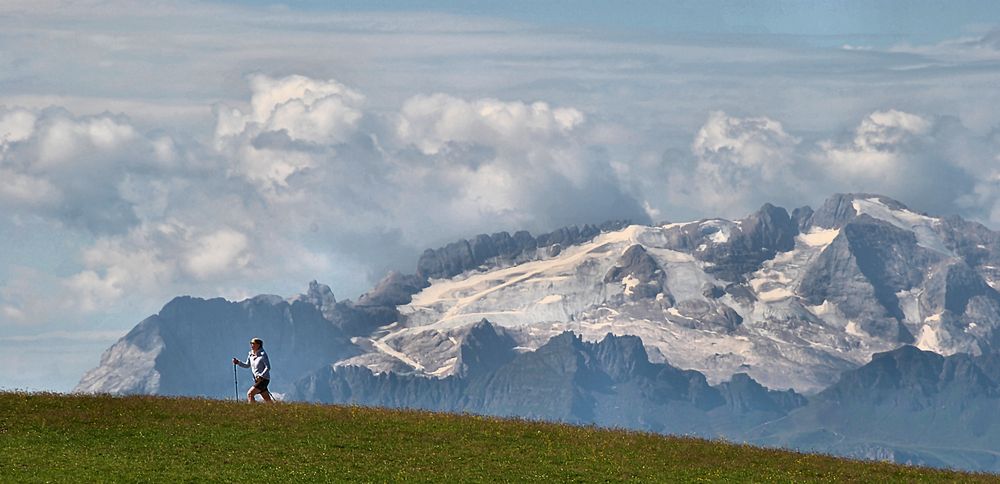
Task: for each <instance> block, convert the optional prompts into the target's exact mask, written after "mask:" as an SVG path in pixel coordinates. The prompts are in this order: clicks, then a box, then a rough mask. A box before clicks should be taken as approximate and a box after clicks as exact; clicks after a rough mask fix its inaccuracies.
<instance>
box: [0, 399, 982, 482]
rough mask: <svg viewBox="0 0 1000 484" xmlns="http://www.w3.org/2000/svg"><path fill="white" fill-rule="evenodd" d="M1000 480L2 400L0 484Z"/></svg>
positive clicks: (319, 414)
mask: <svg viewBox="0 0 1000 484" xmlns="http://www.w3.org/2000/svg"><path fill="white" fill-rule="evenodd" d="M245 479H252V480H253V481H255V482H269V481H270V482H286V481H343V480H350V481H400V480H406V481H450V482H454V481H494V480H501V481H551V480H556V481H588V482H590V481H605V480H612V481H619V480H635V481H644V482H648V481H678V480H681V481H722V480H726V481H729V480H740V481H748V480H752V481H764V480H778V481H796V482H800V481H830V480H834V481H845V480H846V481H864V482H879V481H886V480H892V481H906V482H914V481H928V482H932V481H955V480H963V481H991V482H993V481H997V480H998V478H997V476H991V475H983V474H960V473H955V472H948V471H940V470H930V469H923V468H913V467H904V466H897V465H892V464H885V463H877V462H855V461H849V460H844V459H836V458H832V457H825V456H818V455H806V454H796V453H792V452H783V451H777V450H765V449H759V448H754V447H749V446H740V445H729V444H723V443H720V442H713V441H705V440H699V439H692V438H675V437H663V436H658V435H652V434H645V433H637V432H626V431H615V430H605V429H598V428H593V427H573V426H567V425H558V424H548V423H539V422H526V421H518V420H502V419H495V418H488V417H479V416H471V415H444V414H434V413H426V412H414V411H399V410H383V409H371V408H361V407H336V406H317V405H308V404H275V405H249V404H246V403H236V402H225V401H214V400H199V399H187V398H161V397H109V396H77V395H73V396H66V395H51V394H25V393H0V482H25V481H70V480H73V481H79V480H82V481H85V482H89V481H98V480H100V481H122V480H128V481H135V480H155V481H167V480H171V481H172V480H184V481H190V480H197V481H206V480H211V481H218V480H222V481H236V480H245Z"/></svg>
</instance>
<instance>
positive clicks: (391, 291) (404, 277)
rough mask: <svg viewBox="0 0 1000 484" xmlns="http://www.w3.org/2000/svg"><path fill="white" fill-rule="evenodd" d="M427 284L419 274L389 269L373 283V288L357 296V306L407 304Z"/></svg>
mask: <svg viewBox="0 0 1000 484" xmlns="http://www.w3.org/2000/svg"><path fill="white" fill-rule="evenodd" d="M427 286H428V283H427V281H426V280H425V279H421V278H420V277H419V276H416V275H412V274H401V273H399V272H396V271H391V272H389V274H388V275H386V276H385V277H384V278H382V280H381V281H379V282H378V284H376V285H375V288H374V289H372V290H371V291H368V292H366V293H364V294H362V295H361V297H359V298H358V306H399V305H402V304H409V303H410V301H411V300H412V299H413V295H414V294H416V293H418V292H420V290H421V289H423V288H425V287H427Z"/></svg>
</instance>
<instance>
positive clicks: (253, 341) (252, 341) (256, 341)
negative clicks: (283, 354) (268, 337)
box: [250, 338, 264, 346]
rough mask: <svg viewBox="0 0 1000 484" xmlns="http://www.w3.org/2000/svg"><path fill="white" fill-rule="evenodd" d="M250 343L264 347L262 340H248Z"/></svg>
mask: <svg viewBox="0 0 1000 484" xmlns="http://www.w3.org/2000/svg"><path fill="white" fill-rule="evenodd" d="M250 343H257V344H259V345H261V346H264V340H262V339H260V338H254V339H252V340H250Z"/></svg>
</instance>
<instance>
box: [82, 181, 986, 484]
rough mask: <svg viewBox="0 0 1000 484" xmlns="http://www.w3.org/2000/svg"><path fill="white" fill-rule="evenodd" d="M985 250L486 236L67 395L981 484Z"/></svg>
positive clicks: (839, 202)
mask: <svg viewBox="0 0 1000 484" xmlns="http://www.w3.org/2000/svg"><path fill="white" fill-rule="evenodd" d="M998 237H1000V234H997V233H995V232H993V231H991V230H989V229H988V228H986V227H984V226H982V225H981V224H978V223H975V222H970V221H966V220H963V219H961V218H959V217H954V216H952V217H932V216H929V215H927V214H921V213H917V212H915V211H912V210H910V209H908V208H907V207H906V206H905V205H903V204H902V203H900V202H898V201H895V200H892V199H889V198H887V197H884V196H879V195H871V194H838V195H835V196H833V197H831V198H830V199H828V200H827V201H826V202H825V203H824V204H823V205H822V206H821V207H820V208H819V209H817V210H813V209H812V208H810V207H801V208H796V209H794V210H792V211H791V212H788V211H787V210H786V209H784V208H781V207H775V206H773V205H770V204H766V205H764V206H763V207H761V209H760V210H758V211H757V212H754V213H752V214H750V215H748V216H747V217H745V218H743V219H740V220H735V221H730V220H723V219H706V220H699V221H693V222H686V223H661V224H657V225H653V226H644V225H631V224H629V223H628V222H627V221H620V222H609V223H605V224H602V225H600V226H592V225H587V226H583V227H569V228H563V229H560V230H557V231H555V232H551V233H548V234H542V235H539V236H533V235H531V234H529V233H527V232H517V233H515V234H513V235H510V234H509V233H506V232H498V233H495V234H489V235H488V234H482V235H479V236H476V237H474V238H472V239H469V240H460V241H456V242H454V243H451V244H448V245H446V246H445V247H441V248H439V249H430V250H427V251H425V252H424V253H423V255H422V256H421V257H420V259H419V260H418V262H417V266H416V272H415V273H414V274H401V273H391V274H389V275H388V276H386V278H384V279H383V280H382V281H380V282H379V283H378V284H377V285H376V286H375V287H374V288H373V289H372V290H371V291H369V292H368V293H366V294H364V295H362V296H361V297H359V298H358V300H357V301H350V300H346V301H337V300H336V299H335V297H334V295H333V293H332V292H331V291H330V289H329V288H328V287H326V286H324V285H322V284H318V283H316V282H313V283H311V284H310V287H309V289H308V290H307V291H306V293H305V294H301V295H298V296H294V297H292V298H287V299H286V298H282V297H278V296H258V297H255V298H251V299H248V300H245V301H240V302H230V301H226V300H223V299H210V300H204V299H199V298H191V297H186V296H185V297H178V298H176V299H174V300H173V301H171V302H169V303H168V304H167V305H166V306H164V308H163V309H162V310H161V311H160V313H159V314H157V315H153V316H151V317H149V318H147V319H146V320H144V321H142V322H140V323H139V324H138V325H137V326H136V327H135V328H134V329H133V330H132V331H130V332H129V333H128V334H127V335H125V336H124V337H123V338H122V339H120V340H119V341H118V342H117V343H115V344H114V345H113V346H112V347H111V348H109V349H108V351H107V352H105V354H104V355H103V356H102V359H101V363H100V365H99V366H98V367H97V368H95V369H93V370H91V371H89V372H87V373H86V374H85V375H84V377H83V378H82V380H81V382H80V384H79V385H78V387H77V391H84V392H111V393H151V394H168V395H169V394H183V395H202V396H209V397H215V398H224V397H228V396H229V395H232V391H233V390H232V385H231V383H230V381H229V378H228V377H227V375H228V373H229V372H230V371H231V370H230V368H228V366H227V365H226V363H224V362H228V359H229V358H230V357H231V356H242V354H243V351H246V346H245V345H246V340H248V339H249V338H250V337H251V336H260V337H262V338H264V340H265V341H266V346H267V350H268V352H269V354H270V355H271V360H272V363H273V365H274V368H275V370H274V374H275V381H274V383H273V384H272V389H273V390H275V391H276V392H279V393H282V394H284V396H285V398H289V399H297V400H307V401H317V402H330V403H334V402H338V403H358V404H365V405H381V406H394V407H415V408H425V409H433V410H446V411H457V412H474V413H482V414H490V415H509V416H519V417H526V418H538V419H546V420H558V421H566V422H573V423H581V424H597V425H602V426H615V427H625V428H635V429H642V430H650V431H656V432H666V433H677V434H692V435H699V436H706V437H722V438H726V439H730V440H734V441H746V442H751V443H757V444H761V445H773V446H783V447H790V448H797V449H805V450H810V451H820V452H829V453H835V454H841V455H849V456H856V457H864V458H876V459H890V460H895V461H898V462H910V463H921V464H928V465H936V466H954V467H961V468H965V469H975V470H992V471H1000V462H998V461H997V459H996V456H997V453H996V451H997V450H1000V434H998V433H997V430H996V428H995V426H994V425H993V424H992V412H991V411H990V410H991V409H992V408H996V405H998V404H1000V352H998V344H1000V333H998V331H997V328H998V327H1000V293H998V292H997V291H996V290H995V289H994V287H995V286H996V285H997V284H998V283H1000V238H998Z"/></svg>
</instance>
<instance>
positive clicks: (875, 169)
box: [818, 110, 931, 180]
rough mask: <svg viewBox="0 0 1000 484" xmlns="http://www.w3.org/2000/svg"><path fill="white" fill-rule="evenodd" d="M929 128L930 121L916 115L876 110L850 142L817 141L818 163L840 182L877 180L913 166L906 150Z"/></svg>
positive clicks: (860, 126)
mask: <svg viewBox="0 0 1000 484" xmlns="http://www.w3.org/2000/svg"><path fill="white" fill-rule="evenodd" d="M930 128H931V122H930V121H929V120H927V119H924V118H922V117H920V116H918V115H915V114H910V113H905V112H901V111H896V110H887V111H876V112H873V113H871V114H870V115H868V116H867V117H866V118H865V119H863V120H862V121H861V124H860V125H858V127H857V128H856V129H855V131H854V138H853V139H852V140H851V141H850V142H849V143H846V144H837V143H835V142H833V141H829V140H827V141H822V142H820V143H819V147H820V149H821V152H820V155H819V159H818V161H819V162H820V163H821V164H824V165H827V167H828V172H829V173H830V174H832V175H833V176H835V177H837V178H839V179H844V180H851V179H857V178H869V179H879V178H882V177H885V176H887V175H891V174H892V173H894V172H896V171H897V170H900V169H902V168H903V165H905V164H907V163H912V159H911V158H910V157H909V156H908V155H909V154H910V153H908V152H907V147H908V146H911V145H912V142H914V141H918V140H919V139H920V137H922V136H924V135H926V134H927V132H928V130H929V129H930Z"/></svg>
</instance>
